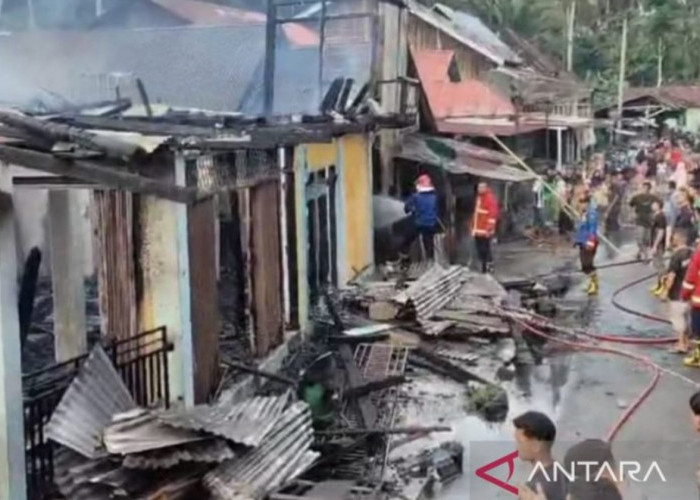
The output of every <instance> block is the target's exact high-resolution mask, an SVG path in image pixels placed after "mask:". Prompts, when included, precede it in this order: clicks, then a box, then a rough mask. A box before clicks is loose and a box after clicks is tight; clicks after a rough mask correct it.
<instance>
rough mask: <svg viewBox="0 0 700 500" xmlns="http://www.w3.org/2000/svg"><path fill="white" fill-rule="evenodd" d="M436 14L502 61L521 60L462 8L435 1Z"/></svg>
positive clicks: (477, 19)
mask: <svg viewBox="0 0 700 500" xmlns="http://www.w3.org/2000/svg"><path fill="white" fill-rule="evenodd" d="M433 11H434V12H435V13H436V14H441V15H443V16H444V17H445V18H446V19H447V20H449V21H452V24H453V25H454V27H455V28H456V30H457V32H458V33H460V34H462V35H463V36H464V37H466V38H468V39H469V40H471V41H472V42H473V43H474V44H476V45H478V46H479V47H483V48H485V49H487V50H488V51H489V52H490V53H492V54H496V55H497V56H499V57H500V58H501V59H503V61H504V62H509V63H513V64H517V63H520V62H522V61H521V59H520V57H519V56H518V55H517V54H516V53H515V51H513V49H511V48H510V47H509V46H508V45H506V43H505V42H504V41H503V40H501V39H500V37H499V36H498V35H497V34H496V33H494V32H493V31H491V29H490V28H489V27H488V26H486V25H485V24H484V23H483V22H482V21H481V19H479V18H478V17H476V16H474V15H472V14H470V13H468V12H465V11H463V10H454V9H452V8H451V7H448V6H447V5H444V4H441V3H436V4H435V5H433Z"/></svg>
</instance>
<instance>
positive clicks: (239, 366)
mask: <svg viewBox="0 0 700 500" xmlns="http://www.w3.org/2000/svg"><path fill="white" fill-rule="evenodd" d="M222 363H223V364H225V365H226V366H230V367H231V368H235V369H236V370H241V371H243V372H246V373H250V374H252V375H259V376H261V377H265V378H269V379H270V380H274V381H275V382H281V383H283V384H286V385H289V386H291V387H295V388H296V387H297V386H298V385H299V384H298V382H297V381H296V380H293V379H291V378H289V377H285V376H283V375H278V374H276V373H271V372H267V371H265V370H261V369H259V368H257V367H255V366H250V365H247V364H245V363H241V362H238V361H231V360H223V361H222Z"/></svg>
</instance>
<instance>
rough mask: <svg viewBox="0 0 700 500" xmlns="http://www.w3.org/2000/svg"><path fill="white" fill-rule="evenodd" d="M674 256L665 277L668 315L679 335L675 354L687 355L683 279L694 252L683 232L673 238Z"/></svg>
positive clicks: (675, 233)
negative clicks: (682, 294)
mask: <svg viewBox="0 0 700 500" xmlns="http://www.w3.org/2000/svg"><path fill="white" fill-rule="evenodd" d="M671 245H672V248H673V254H672V255H671V261H670V262H669V264H668V270H667V271H666V275H665V276H664V290H665V293H666V295H667V298H668V300H669V304H668V315H669V318H668V319H669V321H670V322H671V324H672V325H673V330H674V331H675V332H676V334H677V335H678V344H677V345H676V347H675V349H673V350H672V352H674V353H678V354H685V353H687V352H688V348H689V346H688V321H687V314H688V304H687V303H686V302H684V301H683V300H682V298H681V292H682V289H683V278H684V277H685V274H686V271H687V269H688V265H689V264H690V259H691V257H692V256H693V251H692V250H691V249H690V247H689V246H688V236H687V235H686V233H685V231H683V230H676V231H674V232H673V236H671Z"/></svg>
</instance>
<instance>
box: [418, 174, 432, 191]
mask: <svg viewBox="0 0 700 500" xmlns="http://www.w3.org/2000/svg"><path fill="white" fill-rule="evenodd" d="M416 187H417V188H418V189H433V181H431V180H430V176H428V175H427V174H423V175H421V176H419V177H418V180H417V181H416Z"/></svg>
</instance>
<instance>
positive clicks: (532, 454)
mask: <svg viewBox="0 0 700 500" xmlns="http://www.w3.org/2000/svg"><path fill="white" fill-rule="evenodd" d="M513 425H514V426H515V443H516V445H517V448H518V457H519V458H520V460H522V461H524V462H529V463H530V464H531V465H532V466H533V467H537V468H538V470H537V472H536V473H535V474H533V477H532V480H531V481H530V482H529V483H528V484H527V485H524V486H522V487H521V493H525V492H527V491H528V490H529V491H538V490H540V491H542V493H543V494H544V496H545V498H547V500H566V492H567V482H566V477H564V476H565V475H564V474H557V473H556V472H555V470H554V458H553V457H552V446H553V445H554V440H555V438H556V436H557V428H556V427H555V425H554V422H552V420H551V419H550V418H549V417H548V416H547V415H545V414H543V413H539V412H536V411H528V412H526V413H523V414H522V415H520V416H519V417H517V418H515V419H514V420H513Z"/></svg>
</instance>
